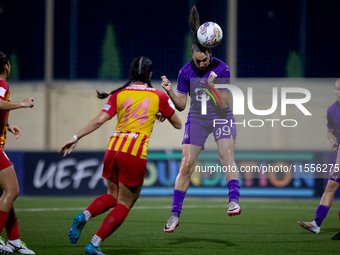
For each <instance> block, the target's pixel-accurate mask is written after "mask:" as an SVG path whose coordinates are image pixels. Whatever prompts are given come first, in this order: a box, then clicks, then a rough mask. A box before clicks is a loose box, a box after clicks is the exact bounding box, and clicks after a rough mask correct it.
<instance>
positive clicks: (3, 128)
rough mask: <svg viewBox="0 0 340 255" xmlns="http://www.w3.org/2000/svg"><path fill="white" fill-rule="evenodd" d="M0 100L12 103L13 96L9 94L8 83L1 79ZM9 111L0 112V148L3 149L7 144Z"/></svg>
mask: <svg viewBox="0 0 340 255" xmlns="http://www.w3.org/2000/svg"><path fill="white" fill-rule="evenodd" d="M0 99H1V100H4V101H7V102H10V101H11V96H10V93H9V87H8V83H7V82H6V81H4V80H2V79H1V78H0ZM8 114H9V111H1V110H0V121H1V122H0V146H1V148H2V149H3V148H4V146H5V143H6V134H7V120H8Z"/></svg>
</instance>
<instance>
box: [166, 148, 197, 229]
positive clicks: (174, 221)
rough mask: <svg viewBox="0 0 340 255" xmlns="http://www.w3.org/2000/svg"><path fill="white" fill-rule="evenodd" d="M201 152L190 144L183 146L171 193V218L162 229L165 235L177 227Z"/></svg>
mask: <svg viewBox="0 0 340 255" xmlns="http://www.w3.org/2000/svg"><path fill="white" fill-rule="evenodd" d="M201 150H202V147H200V146H196V145H190V144H184V145H183V150H182V161H181V167H180V169H179V172H178V175H177V178H176V183H175V189H174V193H173V201H172V209H171V217H170V219H169V220H168V222H167V224H166V225H165V227H164V229H163V231H164V232H166V233H172V232H173V231H174V230H175V228H176V227H178V225H179V216H180V213H181V211H182V205H183V200H184V198H185V194H186V191H187V190H188V188H189V185H190V176H191V174H192V173H193V171H194V169H195V165H196V160H197V158H198V155H199V154H200V152H201Z"/></svg>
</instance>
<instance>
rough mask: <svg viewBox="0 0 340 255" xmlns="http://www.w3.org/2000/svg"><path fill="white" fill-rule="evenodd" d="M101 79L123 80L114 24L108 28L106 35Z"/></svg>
mask: <svg viewBox="0 0 340 255" xmlns="http://www.w3.org/2000/svg"><path fill="white" fill-rule="evenodd" d="M98 78H99V79H121V78H122V67H121V63H120V56H119V49H118V46H117V42H116V34H115V32H114V28H113V25H112V24H108V25H107V26H106V34H105V37H104V41H103V47H102V60H101V64H100V67H99V71H98Z"/></svg>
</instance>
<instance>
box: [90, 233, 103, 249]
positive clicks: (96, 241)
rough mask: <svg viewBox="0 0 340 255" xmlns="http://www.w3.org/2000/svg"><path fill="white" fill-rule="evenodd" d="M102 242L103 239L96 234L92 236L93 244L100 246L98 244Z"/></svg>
mask: <svg viewBox="0 0 340 255" xmlns="http://www.w3.org/2000/svg"><path fill="white" fill-rule="evenodd" d="M101 242H102V239H101V238H100V237H99V236H97V235H94V236H93V237H92V240H91V243H92V244H93V246H96V247H98V246H99V245H100V243H101Z"/></svg>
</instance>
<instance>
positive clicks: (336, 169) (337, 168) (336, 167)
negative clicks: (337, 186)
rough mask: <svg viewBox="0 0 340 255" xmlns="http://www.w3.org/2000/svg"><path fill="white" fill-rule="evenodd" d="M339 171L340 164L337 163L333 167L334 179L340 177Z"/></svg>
mask: <svg viewBox="0 0 340 255" xmlns="http://www.w3.org/2000/svg"><path fill="white" fill-rule="evenodd" d="M338 172H339V166H337V165H336V164H335V165H334V167H333V169H332V173H331V177H332V178H333V179H334V181H336V180H337V179H338Z"/></svg>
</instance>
